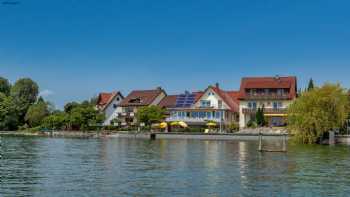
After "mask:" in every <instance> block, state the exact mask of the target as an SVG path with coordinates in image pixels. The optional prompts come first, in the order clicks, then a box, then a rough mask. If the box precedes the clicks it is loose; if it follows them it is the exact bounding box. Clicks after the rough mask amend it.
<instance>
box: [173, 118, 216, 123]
mask: <svg viewBox="0 0 350 197" xmlns="http://www.w3.org/2000/svg"><path fill="white" fill-rule="evenodd" d="M208 120H210V121H215V122H220V118H213V117H212V118H191V117H168V118H166V121H167V122H173V121H184V122H193V123H205V122H207V121H208Z"/></svg>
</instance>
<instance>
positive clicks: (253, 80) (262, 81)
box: [239, 77, 297, 99]
mask: <svg viewBox="0 0 350 197" xmlns="http://www.w3.org/2000/svg"><path fill="white" fill-rule="evenodd" d="M255 88H256V89H259V88H284V89H289V97H290V99H293V98H295V97H296V93H297V78H296V77H245V78H242V81H241V87H240V95H239V99H244V98H245V89H255Z"/></svg>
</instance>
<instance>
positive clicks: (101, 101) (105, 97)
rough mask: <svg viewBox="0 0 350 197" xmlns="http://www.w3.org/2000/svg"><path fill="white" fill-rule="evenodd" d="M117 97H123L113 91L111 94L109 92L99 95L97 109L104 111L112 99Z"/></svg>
mask: <svg viewBox="0 0 350 197" xmlns="http://www.w3.org/2000/svg"><path fill="white" fill-rule="evenodd" d="M117 95H120V96H121V97H122V98H123V95H122V94H121V93H120V92H119V91H118V92H117V91H115V92H111V93H109V92H102V93H100V94H99V95H98V99H97V103H96V105H97V107H98V108H99V109H102V110H103V109H105V108H106V107H107V106H108V104H109V103H110V102H112V101H113V99H114V97H116V96H117Z"/></svg>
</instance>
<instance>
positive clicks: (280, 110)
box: [242, 108, 287, 114]
mask: <svg viewBox="0 0 350 197" xmlns="http://www.w3.org/2000/svg"><path fill="white" fill-rule="evenodd" d="M257 111H258V109H257V108H256V109H251V108H243V110H242V112H243V113H244V114H255V113H256V112H257ZM285 113H287V108H264V114H285Z"/></svg>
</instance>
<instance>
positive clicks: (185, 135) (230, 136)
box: [0, 131, 350, 145]
mask: <svg viewBox="0 0 350 197" xmlns="http://www.w3.org/2000/svg"><path fill="white" fill-rule="evenodd" d="M2 136H10V137H50V138H85V139H86V138H129V139H150V140H154V139H185V140H226V141H229V140H242V141H247V140H253V141H257V140H259V134H257V133H239V132H238V133H194V132H171V133H170V132H169V133H164V132H149V131H147V132H146V131H145V132H136V131H99V132H96V131H52V132H40V131H38V132H29V131H0V137H2ZM284 136H286V137H285V138H286V140H287V141H288V140H289V139H291V137H292V136H291V135H285V134H274V133H263V134H262V138H263V140H267V141H282V140H283V138H284ZM336 144H345V145H350V135H337V136H336Z"/></svg>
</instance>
